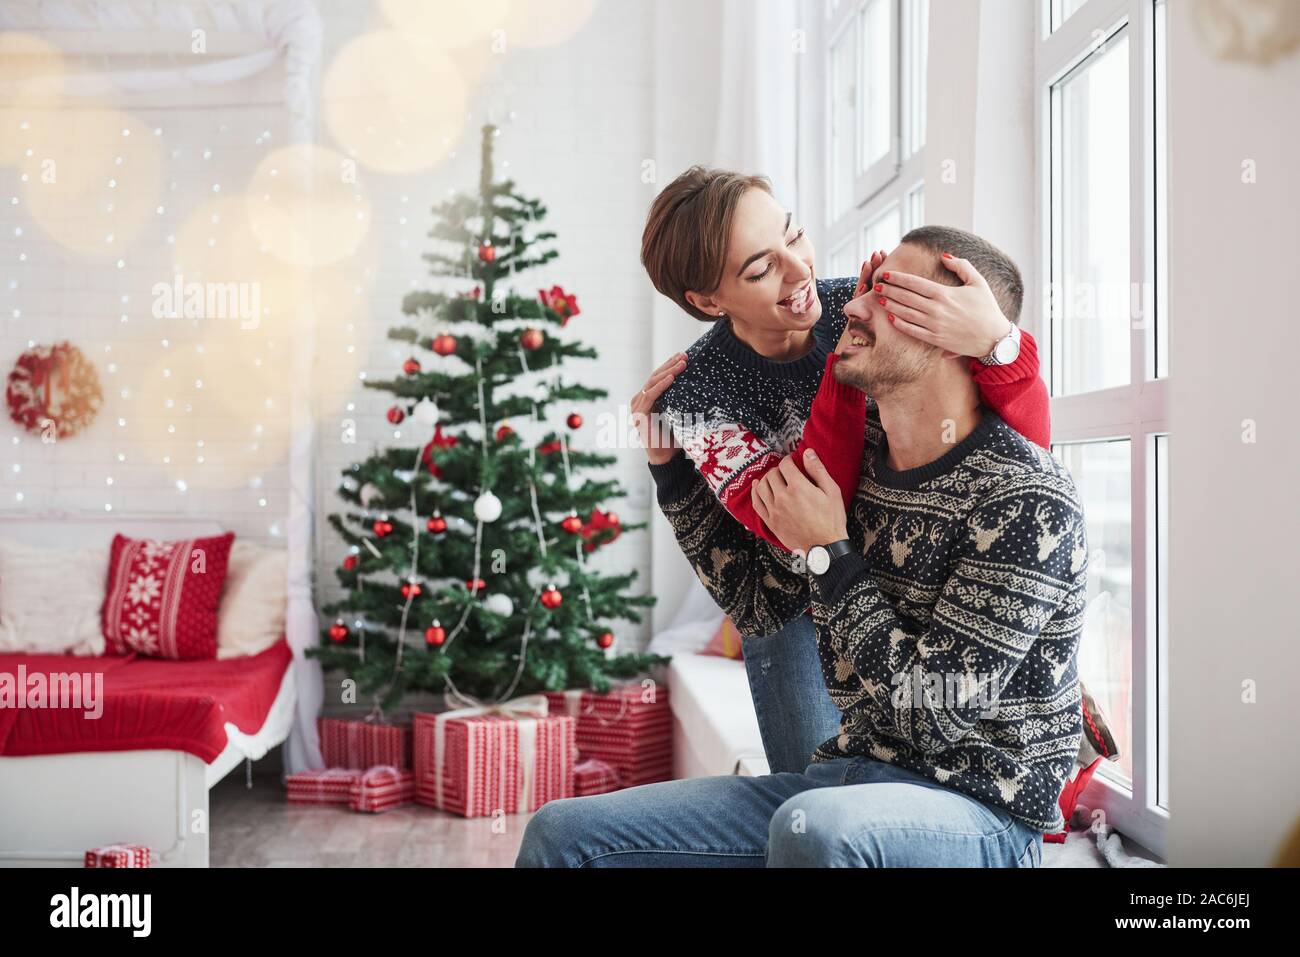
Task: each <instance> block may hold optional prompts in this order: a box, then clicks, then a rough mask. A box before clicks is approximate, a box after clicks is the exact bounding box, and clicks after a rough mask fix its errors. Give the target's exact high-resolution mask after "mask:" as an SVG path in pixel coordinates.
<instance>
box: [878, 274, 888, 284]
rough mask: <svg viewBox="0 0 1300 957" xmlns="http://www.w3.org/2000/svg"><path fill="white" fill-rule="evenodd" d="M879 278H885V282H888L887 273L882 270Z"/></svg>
mask: <svg viewBox="0 0 1300 957" xmlns="http://www.w3.org/2000/svg"><path fill="white" fill-rule="evenodd" d="M880 278H881V279H883V280H885V282H889V273H887V272H882V273H881V274H880Z"/></svg>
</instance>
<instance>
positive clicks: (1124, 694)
mask: <svg viewBox="0 0 1300 957" xmlns="http://www.w3.org/2000/svg"><path fill="white" fill-rule="evenodd" d="M1056 454H1057V456H1058V457H1059V458H1060V460H1061V462H1062V463H1064V465H1065V467H1066V468H1068V469H1069V470H1070V474H1071V475H1073V476H1074V483H1075V485H1076V486H1077V487H1078V489H1079V498H1080V501H1081V502H1082V503H1083V514H1084V526H1085V529H1086V530H1087V534H1088V607H1087V611H1086V612H1085V613H1084V619H1083V637H1082V639H1081V640H1080V642H1079V677H1080V678H1081V679H1082V681H1083V683H1084V684H1085V685H1087V686H1088V691H1089V692H1090V693H1091V694H1092V696H1093V699H1094V700H1095V701H1096V702H1097V707H1098V708H1100V709H1101V712H1102V714H1104V715H1105V716H1106V719H1107V721H1109V722H1110V727H1111V730H1112V732H1113V733H1114V735H1115V744H1116V746H1118V748H1119V753H1120V759H1119V762H1118V764H1119V767H1118V769H1116V768H1115V765H1113V764H1110V763H1109V762H1107V764H1105V765H1103V767H1104V768H1106V769H1107V770H1108V773H1112V774H1113V773H1114V771H1115V770H1118V771H1119V772H1120V774H1121V776H1122V777H1123V778H1124V779H1125V780H1126V781H1131V780H1132V777H1133V706H1132V700H1131V696H1132V685H1133V682H1132V670H1131V668H1132V661H1133V615H1132V612H1131V609H1132V607H1133V600H1132V594H1133V560H1132V495H1131V492H1130V489H1131V485H1130V475H1129V469H1130V445H1129V441H1128V440H1127V439H1123V440H1117V441H1107V442H1083V443H1079V444H1076V445H1059V446H1057V447H1056Z"/></svg>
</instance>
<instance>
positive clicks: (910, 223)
mask: <svg viewBox="0 0 1300 957" xmlns="http://www.w3.org/2000/svg"><path fill="white" fill-rule="evenodd" d="M907 205H908V211H907V228H908V229H916V227H917V226H924V225H925V187H924V186H918V187H917V188H916V189H914V190H912V191H911V192H910V193H908V194H907Z"/></svg>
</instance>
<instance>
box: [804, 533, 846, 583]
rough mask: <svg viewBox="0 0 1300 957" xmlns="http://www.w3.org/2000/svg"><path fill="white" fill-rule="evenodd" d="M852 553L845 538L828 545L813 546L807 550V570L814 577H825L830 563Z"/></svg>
mask: <svg viewBox="0 0 1300 957" xmlns="http://www.w3.org/2000/svg"><path fill="white" fill-rule="evenodd" d="M851 551H853V545H852V544H851V543H850V542H849V540H848V539H847V538H841V539H840V540H839V541H838V542H831V543H830V544H829V545H814V546H813V547H812V548H810V549H808V570H809V571H810V572H812V573H813V574H814V575H825V574H826V572H827V571H829V570H830V567H831V562H833V561H834V560H835V559H837V558H839V557H840V556H841V555H847V554H848V553H849V552H851Z"/></svg>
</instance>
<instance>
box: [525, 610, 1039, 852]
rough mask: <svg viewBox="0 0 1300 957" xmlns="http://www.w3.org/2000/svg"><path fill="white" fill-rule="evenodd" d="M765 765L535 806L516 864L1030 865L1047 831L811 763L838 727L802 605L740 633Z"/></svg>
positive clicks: (970, 802) (885, 769)
mask: <svg viewBox="0 0 1300 957" xmlns="http://www.w3.org/2000/svg"><path fill="white" fill-rule="evenodd" d="M744 651H745V667H746V670H747V671H748V672H749V680H750V691H751V693H752V695H753V697H754V708H755V711H756V712H757V714H758V721H759V729H760V731H761V732H762V734H763V745H764V749H765V750H766V752H767V756H768V762H769V764H770V765H771V766H772V772H773V773H771V774H765V775H762V776H761V777H741V776H735V775H726V776H718V777H706V778H691V779H688V780H683V781H664V782H660V783H658V784H643V785H641V786H639V787H633V788H626V789H624V790H621V791H614V792H612V793H609V794H598V795H593V796H590V797H581V798H565V799H563V800H558V801H551V802H549V803H547V804H545V805H543V806H542V807H541V809H539V810H538V811H537V813H536V814H534V815H533V817H532V819H531V820H530V821H529V822H528V826H527V828H526V829H525V831H524V840H523V845H522V847H521V848H520V850H519V856H518V858H517V860H516V861H515V866H516V867H764V866H766V867H1035V866H1037V865H1038V864H1039V863H1040V861H1041V855H1042V834H1041V833H1039V832H1037V831H1034V830H1033V829H1032V828H1030V827H1028V826H1027V825H1025V824H1023V823H1021V822H1020V821H1018V820H1016V819H1015V818H1013V817H1011V816H1010V815H1009V814H1007V813H1006V812H1005V811H1003V810H1001V809H1000V808H995V807H992V806H990V805H986V804H984V803H983V802H981V801H977V800H975V799H974V798H971V797H968V796H966V795H964V794H962V793H961V792H959V791H954V790H952V789H950V788H946V787H943V786H942V785H940V784H938V783H936V782H935V781H932V780H930V779H929V778H926V777H923V776H922V775H919V774H917V773H915V772H913V771H908V770H905V769H903V768H898V767H895V766H893V765H891V764H885V763H883V762H881V761H876V760H874V759H872V758H867V757H856V758H839V759H836V760H834V761H821V762H817V763H809V762H808V756H809V755H810V754H811V753H812V750H813V749H814V748H815V747H816V746H817V745H819V744H821V743H822V742H823V741H825V740H826V739H827V738H829V737H831V736H832V735H833V734H835V733H836V732H837V731H838V723H839V712H838V711H837V709H836V708H835V706H834V704H833V703H832V702H831V700H830V696H829V695H828V694H827V692H826V685H825V682H824V681H823V679H822V677H821V667H820V664H819V662H818V657H817V640H816V631H815V629H814V628H813V625H812V621H811V620H810V619H809V618H807V617H806V616H801V617H800V618H799V619H797V620H796V621H794V622H792V623H791V624H789V625H787V626H786V627H785V628H784V629H783V630H782V631H780V632H778V633H777V634H775V635H771V636H769V637H765V638H746V639H744Z"/></svg>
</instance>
